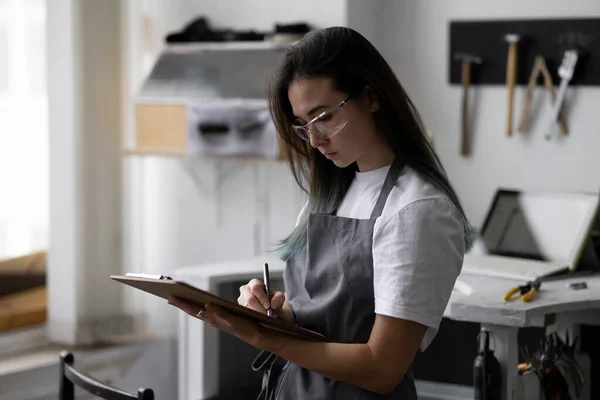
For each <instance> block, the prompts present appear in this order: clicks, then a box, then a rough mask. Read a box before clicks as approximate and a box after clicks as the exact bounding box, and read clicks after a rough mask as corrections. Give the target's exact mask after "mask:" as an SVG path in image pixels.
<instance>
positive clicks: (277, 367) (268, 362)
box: [252, 350, 286, 400]
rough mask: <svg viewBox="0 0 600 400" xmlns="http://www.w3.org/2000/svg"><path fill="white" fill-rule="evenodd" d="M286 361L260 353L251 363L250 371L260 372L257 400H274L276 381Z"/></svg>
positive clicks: (273, 355)
mask: <svg viewBox="0 0 600 400" xmlns="http://www.w3.org/2000/svg"><path fill="white" fill-rule="evenodd" d="M285 363H286V361H285V360H284V359H282V358H280V357H277V356H276V355H275V354H272V353H269V352H266V351H264V350H263V351H261V352H260V353H259V354H258V355H257V356H256V358H255V359H254V361H253V362H252V369H253V370H254V371H256V372H261V373H262V374H263V377H262V387H261V390H260V393H259V395H258V397H257V400H274V399H275V391H276V389H277V380H278V378H279V374H280V373H281V370H282V369H283V367H284V365H285Z"/></svg>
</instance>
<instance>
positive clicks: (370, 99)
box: [364, 86, 379, 113]
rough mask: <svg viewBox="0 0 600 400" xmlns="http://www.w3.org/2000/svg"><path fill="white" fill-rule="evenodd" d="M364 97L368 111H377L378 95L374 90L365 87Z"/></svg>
mask: <svg viewBox="0 0 600 400" xmlns="http://www.w3.org/2000/svg"><path fill="white" fill-rule="evenodd" d="M364 94H365V99H366V100H367V106H368V107H369V111H370V112H372V113H374V112H377V111H379V96H378V95H377V93H375V91H374V90H373V89H372V88H371V87H370V86H367V87H365V92H364Z"/></svg>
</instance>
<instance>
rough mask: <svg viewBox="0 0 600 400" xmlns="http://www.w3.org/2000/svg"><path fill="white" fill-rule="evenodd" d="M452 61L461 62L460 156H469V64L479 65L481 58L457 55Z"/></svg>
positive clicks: (463, 54) (462, 54)
mask: <svg viewBox="0 0 600 400" xmlns="http://www.w3.org/2000/svg"><path fill="white" fill-rule="evenodd" d="M454 59H455V60H458V61H461V62H462V68H461V84H462V91H463V92H462V112H461V132H462V133H461V145H460V154H461V155H463V156H466V155H469V153H470V152H471V145H470V142H469V129H468V125H469V119H468V118H467V108H468V103H469V97H468V96H469V85H470V83H471V64H472V63H475V64H481V58H480V57H476V56H473V55H470V54H465V53H457V54H455V55H454Z"/></svg>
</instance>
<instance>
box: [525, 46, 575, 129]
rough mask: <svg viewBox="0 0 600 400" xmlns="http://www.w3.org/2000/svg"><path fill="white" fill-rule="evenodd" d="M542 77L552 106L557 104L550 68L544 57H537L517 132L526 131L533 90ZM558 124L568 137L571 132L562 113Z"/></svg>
mask: <svg viewBox="0 0 600 400" xmlns="http://www.w3.org/2000/svg"><path fill="white" fill-rule="evenodd" d="M540 75H542V78H543V80H544V86H545V87H546V89H547V90H548V92H549V93H550V104H551V105H552V106H554V104H555V102H556V93H555V91H554V83H553V82H552V76H551V75H550V71H548V67H547V66H546V62H545V61H544V57H542V56H537V57H536V58H535V61H534V63H533V68H532V69H531V75H530V76H529V82H528V85H527V92H526V93H525V103H524V104H523V110H522V111H521V118H520V119H519V125H518V126H517V130H518V131H519V132H521V133H522V132H524V131H525V129H526V124H527V118H528V115H529V109H530V108H531V103H532V101H533V90H534V89H535V87H536V85H537V80H538V77H539V76H540ZM558 123H559V126H560V131H561V133H562V134H563V135H566V134H567V133H568V132H569V130H568V128H567V124H566V122H565V118H564V116H563V113H562V112H560V113H559V114H558Z"/></svg>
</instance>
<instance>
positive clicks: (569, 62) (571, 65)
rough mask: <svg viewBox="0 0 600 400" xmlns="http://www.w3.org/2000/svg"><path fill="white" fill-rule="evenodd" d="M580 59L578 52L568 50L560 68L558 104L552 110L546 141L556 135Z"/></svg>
mask: <svg viewBox="0 0 600 400" xmlns="http://www.w3.org/2000/svg"><path fill="white" fill-rule="evenodd" d="M578 59H579V53H578V52H577V51H576V50H567V51H565V54H564V56H563V59H562V62H561V64H560V67H558V76H560V78H561V81H560V86H559V88H558V95H557V98H556V102H555V103H554V108H553V110H552V119H551V121H550V126H549V127H548V131H547V133H546V139H552V136H553V135H554V132H555V129H554V128H555V126H556V121H557V119H558V117H559V114H560V110H561V108H562V104H563V102H564V99H565V95H566V94H567V86H569V82H570V81H571V79H572V78H573V71H575V65H577V60H578Z"/></svg>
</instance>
